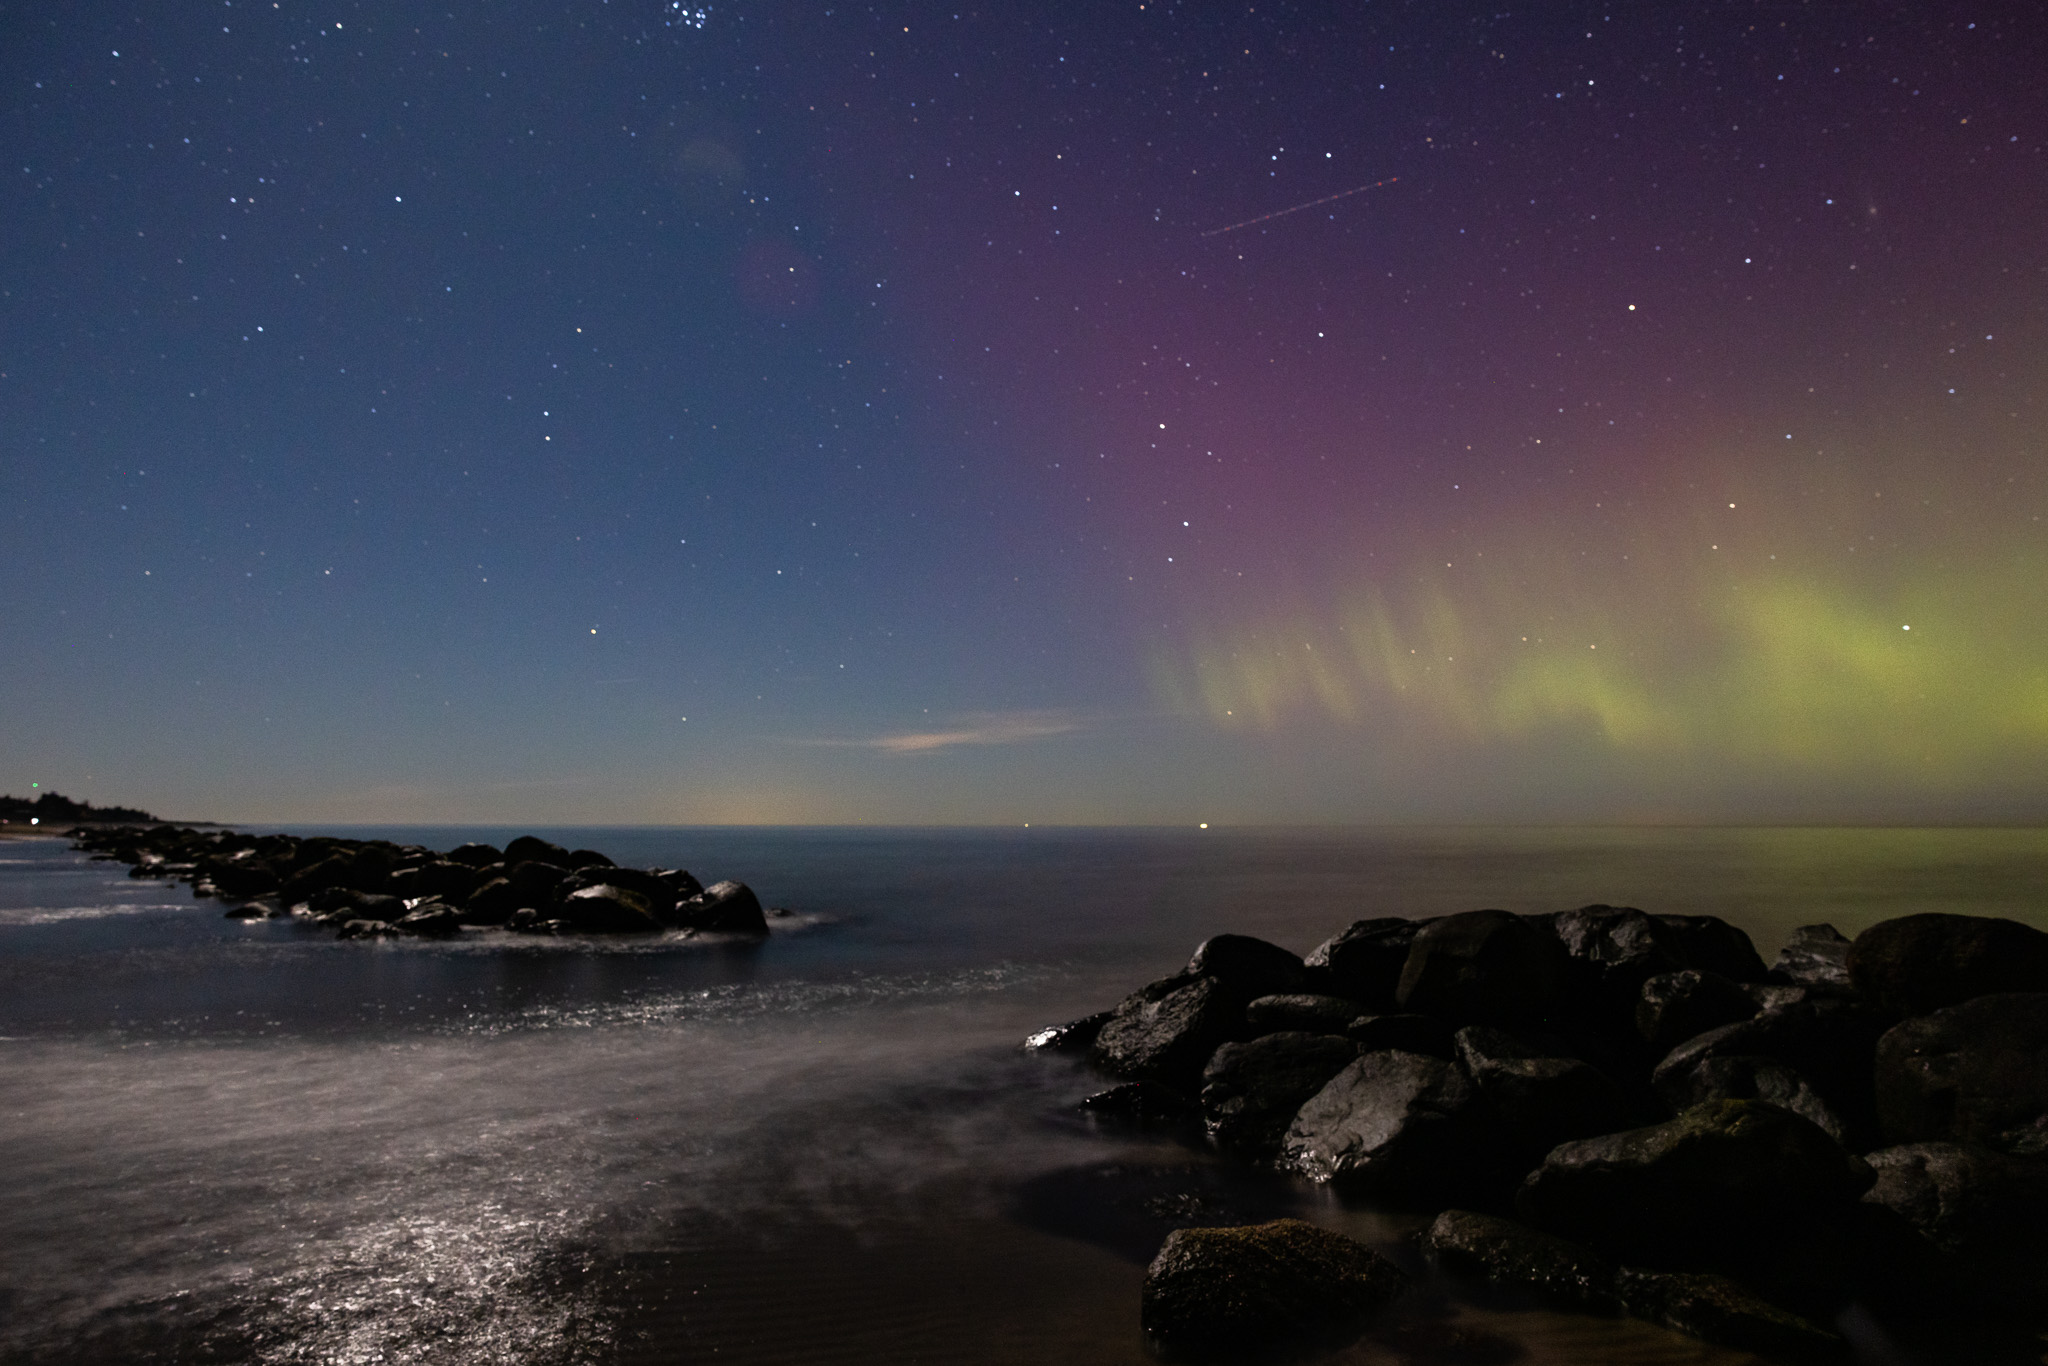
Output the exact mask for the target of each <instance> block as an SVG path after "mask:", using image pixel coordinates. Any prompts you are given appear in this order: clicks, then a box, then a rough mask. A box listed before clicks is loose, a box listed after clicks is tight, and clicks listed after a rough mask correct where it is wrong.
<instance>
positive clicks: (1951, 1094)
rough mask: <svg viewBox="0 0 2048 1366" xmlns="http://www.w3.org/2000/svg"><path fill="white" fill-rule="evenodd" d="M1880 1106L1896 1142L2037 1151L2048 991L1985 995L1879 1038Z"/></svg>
mask: <svg viewBox="0 0 2048 1366" xmlns="http://www.w3.org/2000/svg"><path fill="white" fill-rule="evenodd" d="M1875 1085H1876V1094H1877V1112H1878V1119H1879V1122H1880V1124H1881V1125H1882V1126H1883V1130H1884V1134H1885V1137H1886V1138H1888V1139H1890V1140H1891V1141H1892V1142H1894V1143H1912V1142H1918V1141H1923V1140H1929V1139H1950V1140H1957V1141H1967V1142H1978V1143H1984V1144H1988V1145H1990V1146H1991V1147H1994V1148H2003V1149H2013V1150H2019V1151H2030V1150H2032V1149H2033V1146H2034V1145H2033V1143H2032V1142H2031V1140H2032V1139H2033V1138H2034V1137H2035V1135H2037V1134H2038V1133H2039V1132H2040V1131H2041V1130H2042V1127H2043V1124H2044V1120H2048V992H2013V993H2008V994H2002V995H1997V996H1979V997H1977V998H1976V999H1975V1000H1971V1001H1965V1002H1963V1003H1962V1004H1961V1005H1953V1006H1949V1007H1947V1008H1945V1009H1942V1010H1937V1011H1935V1012H1934V1013H1933V1014H1931V1015H1922V1016H1919V1017H1917V1018H1914V1019H1910V1020H1906V1021H1904V1022H1903V1023H1901V1024H1898V1025H1894V1026H1893V1027H1892V1028H1891V1029H1890V1030H1888V1031H1886V1033H1885V1035H1884V1037H1883V1038H1882V1039H1880V1040H1878V1044H1877V1056H1876V1082H1875Z"/></svg>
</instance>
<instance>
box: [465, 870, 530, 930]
mask: <svg viewBox="0 0 2048 1366" xmlns="http://www.w3.org/2000/svg"><path fill="white" fill-rule="evenodd" d="M532 904H533V902H532V900H531V899H527V900H522V899H521V898H520V894H519V890H518V889H517V888H516V887H514V886H513V885H512V879H510V878H504V877H494V878H492V879H490V880H489V881H488V882H485V883H483V884H482V885H481V886H479V887H478V888H477V889H476V890H475V891H473V892H471V893H470V894H469V896H468V897H467V898H466V899H465V900H464V901H463V903H462V918H463V920H464V921H466V922H467V923H469V924H471V925H502V924H504V923H505V922H506V921H508V920H510V919H511V918H512V913H513V912H514V911H517V910H519V909H520V908H521V907H530V906H532Z"/></svg>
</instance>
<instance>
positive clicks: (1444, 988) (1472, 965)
mask: <svg viewBox="0 0 2048 1366" xmlns="http://www.w3.org/2000/svg"><path fill="white" fill-rule="evenodd" d="M1568 970H1569V960H1568V959H1567V957H1566V955H1565V951H1564V947H1563V945H1562V944H1560V943H1559V941H1558V939H1557V936H1556V935H1554V934H1551V933H1550V932H1549V931H1547V930H1545V929H1543V928H1541V927H1539V926H1537V925H1534V924H1531V923H1530V922H1529V921H1527V920H1524V919H1523V918H1522V917H1520V916H1518V915H1511V914H1509V913H1508V912H1507V911H1467V912H1465V913H1464V914H1463V915H1451V916H1445V917H1444V918H1443V919H1441V920H1434V921H1431V922H1430V923H1429V924H1427V925H1425V926H1423V927H1422V928H1421V929H1420V930H1419V931H1417V932H1416V935H1415V942H1414V943H1413V944H1411V945H1410V946H1409V949H1408V960H1407V962H1406V963H1405V964H1403V965H1402V968H1401V980H1400V984H1399V985H1398V986H1397V987H1396V988H1395V991H1394V999H1395V1001H1396V1003H1397V1004H1399V1006H1400V1007H1401V1009H1402V1010H1404V1011H1411V1012H1416V1013H1420V1014H1424V1015H1437V1016H1441V1017H1443V1018H1445V1019H1448V1020H1453V1021H1457V1022H1459V1023H1478V1024H1514V1023H1518V1022H1522V1021H1530V1020H1536V1019H1541V1018H1543V1017H1545V1016H1547V1015H1549V1014H1551V1013H1552V1012H1553V1011H1554V1010H1556V1008H1557V1007H1558V1006H1559V1004H1560V1003H1561V997H1562V995H1563V993H1564V990H1565V987H1566V982H1567V972H1568Z"/></svg>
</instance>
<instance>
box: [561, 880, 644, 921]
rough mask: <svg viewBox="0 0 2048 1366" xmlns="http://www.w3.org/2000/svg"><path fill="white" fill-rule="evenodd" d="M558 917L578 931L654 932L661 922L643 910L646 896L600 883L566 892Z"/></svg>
mask: <svg viewBox="0 0 2048 1366" xmlns="http://www.w3.org/2000/svg"><path fill="white" fill-rule="evenodd" d="M556 909H557V911H558V912H559V916H558V918H559V919H561V920H564V921H566V922H567V923H568V925H569V927H570V928H571V929H573V930H576V931H577V932H579V933H582V934H654V933H656V932H658V931H659V930H660V929H661V922H660V921H658V920H656V919H655V918H654V917H653V916H652V915H651V914H649V913H648V910H647V898H646V897H644V896H641V895H640V894H639V893H638V892H634V891H629V890H627V889H626V888H624V887H614V886H612V885H611V884H610V883H600V884H599V885H597V886H595V887H581V888H578V889H577V890H576V891H573V892H571V893H569V895H568V896H566V897H564V898H563V899H562V901H561V902H560V903H559V905H558V906H557V908H556Z"/></svg>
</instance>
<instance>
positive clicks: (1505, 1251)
mask: <svg viewBox="0 0 2048 1366" xmlns="http://www.w3.org/2000/svg"><path fill="white" fill-rule="evenodd" d="M1422 1250H1423V1252H1424V1254H1425V1255H1427V1256H1428V1257H1429V1259H1430V1261H1432V1262H1434V1263H1435V1264H1436V1266H1437V1268H1438V1270H1440V1271H1442V1272H1443V1273H1444V1274H1445V1275H1448V1276H1455V1277H1458V1278H1460V1279H1462V1280H1467V1281H1478V1282H1482V1283H1484V1284H1486V1285H1489V1286H1492V1287H1493V1288H1494V1289H1496V1290H1505V1291H1509V1292H1511V1293H1514V1294H1519V1295H1524V1296H1528V1297H1529V1298H1532V1299H1534V1300H1536V1301H1538V1302H1539V1303H1542V1304H1547V1305H1551V1306H1553V1307H1555V1308H1559V1309H1576V1310H1579V1311H1581V1312H1585V1313H1592V1314H1619V1313H1621V1312H1622V1309H1623V1306H1622V1303H1621V1298H1620V1296H1618V1295H1616V1294H1615V1293H1614V1275H1615V1268H1614V1266H1613V1264H1612V1263H1610V1262H1609V1261H1608V1260H1607V1259H1606V1258H1605V1257H1602V1256H1601V1255H1600V1254H1599V1253H1597V1252H1595V1251H1593V1249H1591V1248H1589V1247H1583V1246H1581V1245H1579V1244H1578V1243H1572V1242H1567V1241H1565V1240H1564V1239H1562V1238H1554V1237H1552V1236H1551V1235H1550V1234H1548V1233H1542V1232H1539V1231H1537V1230H1536V1229H1533V1228H1530V1227H1529V1226H1528V1225H1526V1224H1518V1223H1516V1222H1514V1221H1513V1220H1512V1219H1500V1218H1496V1217H1494V1216H1493V1215H1491V1214H1477V1213H1474V1212H1473V1211H1471V1210H1462V1209H1447V1210H1445V1211H1444V1212H1443V1213H1442V1214H1439V1215H1438V1216H1437V1217H1436V1222H1434V1223H1432V1224H1431V1225H1430V1226H1429V1230H1428V1231H1427V1232H1426V1233H1424V1234H1423V1235H1422Z"/></svg>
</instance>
